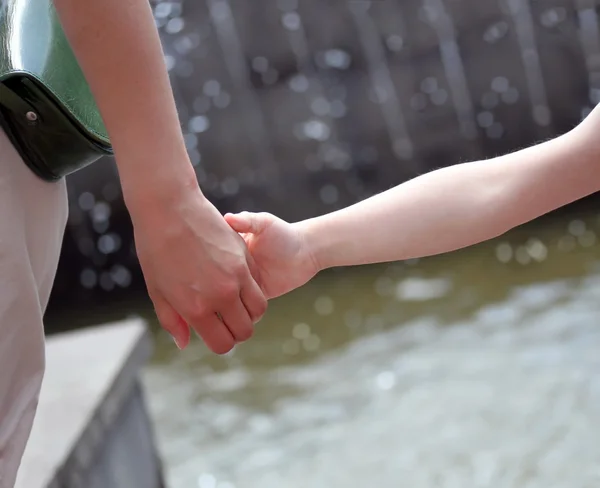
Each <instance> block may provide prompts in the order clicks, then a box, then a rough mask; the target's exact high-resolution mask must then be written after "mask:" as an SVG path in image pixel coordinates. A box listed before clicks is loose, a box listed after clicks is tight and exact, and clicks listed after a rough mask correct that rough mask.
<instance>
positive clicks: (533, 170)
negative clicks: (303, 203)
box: [298, 130, 600, 268]
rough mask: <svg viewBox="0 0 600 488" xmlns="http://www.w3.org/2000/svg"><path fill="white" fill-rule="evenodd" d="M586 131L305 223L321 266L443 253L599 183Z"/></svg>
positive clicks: (437, 175) (445, 172)
mask: <svg viewBox="0 0 600 488" xmlns="http://www.w3.org/2000/svg"><path fill="white" fill-rule="evenodd" d="M586 141H587V139H586V138H585V137H584V134H583V133H580V132H578V131H576V130H575V131H572V132H570V133H568V134H565V135H564V136H562V137H559V138H557V139H553V140H551V141H548V142H545V143H543V144H539V145H537V146H532V147H529V148H527V149H523V150H521V151H517V152H514V153H512V154H508V155H505V156H501V157H497V158H494V159H491V160H487V161H477V162H472V163H465V164H459V165H456V166H451V167H448V168H444V169H440V170H437V171H433V172H431V173H428V174H425V175H423V176H420V177H418V178H415V179H413V180H411V181H408V182H407V183H404V184H402V185H400V186H397V187H395V188H393V189H391V190H388V191H386V192H384V193H381V194H379V195H376V196H374V197H372V198H369V199H368V200H365V201H363V202H360V203H358V204H356V205H353V206H351V207H348V208H345V209H343V210H340V211H337V212H333V213H331V214H328V215H324V216H322V217H318V218H315V219H310V220H307V221H305V222H302V223H300V224H298V225H299V227H300V229H301V230H302V232H303V234H305V236H306V240H307V242H308V245H309V247H310V249H311V252H312V253H313V255H314V256H315V259H316V261H317V262H318V263H319V266H320V267H321V268H328V267H332V266H344V265H353V264H365V263H374V262H382V261H392V260H400V259H408V258H414V257H420V256H428V255H433V254H439V253H444V252H448V251H452V250H455V249H459V248H462V247H466V246H469V245H472V244H475V243H478V242H481V241H484V240H487V239H491V238H493V237H496V236H498V235H500V234H503V233H504V232H506V231H508V230H509V229H511V228H513V227H516V226H518V225H520V224H523V223H525V222H527V221H530V220H532V219H534V218H536V217H538V216H540V215H543V214H545V213H547V212H550V211H551V210H554V209H556V208H558V207H561V206H563V205H566V204H568V203H571V202H573V201H575V200H577V199H579V198H582V197H584V196H587V195H589V194H591V193H593V192H595V191H597V190H598V189H600V152H599V151H598V148H597V147H596V145H595V144H594V145H591V144H587V143H586Z"/></svg>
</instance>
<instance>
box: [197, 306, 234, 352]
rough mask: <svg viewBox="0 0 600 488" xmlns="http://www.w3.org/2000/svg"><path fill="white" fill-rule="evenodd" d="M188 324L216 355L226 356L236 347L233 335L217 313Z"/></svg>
mask: <svg viewBox="0 0 600 488" xmlns="http://www.w3.org/2000/svg"><path fill="white" fill-rule="evenodd" d="M188 323H189V324H190V326H191V327H192V328H193V329H194V331H196V333H197V334H198V335H199V336H200V337H201V338H202V340H203V341H204V343H205V344H206V346H207V347H208V348H209V349H210V350H211V351H212V352H214V353H215V354H226V353H228V352H229V351H231V350H232V349H233V346H235V339H234V337H233V335H232V334H231V332H230V331H229V329H228V328H227V327H226V326H225V324H224V323H223V322H221V320H219V318H218V317H217V315H216V313H209V314H206V315H203V316H201V317H198V318H196V319H193V320H189V321H188Z"/></svg>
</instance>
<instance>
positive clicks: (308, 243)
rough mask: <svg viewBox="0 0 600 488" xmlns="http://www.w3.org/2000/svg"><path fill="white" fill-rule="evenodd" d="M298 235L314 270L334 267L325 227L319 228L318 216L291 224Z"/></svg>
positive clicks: (318, 270)
mask: <svg viewBox="0 0 600 488" xmlns="http://www.w3.org/2000/svg"><path fill="white" fill-rule="evenodd" d="M293 225H294V226H295V227H296V230H297V231H298V234H299V235H300V238H301V239H302V242H303V247H304V249H305V250H306V254H307V257H308V259H309V260H310V261H311V262H312V263H313V265H314V267H315V269H316V272H317V273H318V272H320V271H322V270H324V269H327V268H331V267H334V266H335V264H334V263H333V260H332V259H331V254H332V253H331V248H332V245H331V244H332V243H331V242H330V241H331V240H330V239H329V238H328V233H327V229H323V228H321V222H320V218H319V217H317V218H313V219H307V220H303V221H300V222H297V223H295V224H293Z"/></svg>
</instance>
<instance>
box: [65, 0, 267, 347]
mask: <svg viewBox="0 0 600 488" xmlns="http://www.w3.org/2000/svg"><path fill="white" fill-rule="evenodd" d="M54 5H55V7H56V10H57V12H58V15H59V17H60V20H61V23H62V26H63V28H64V30H65V33H66V35H67V38H68V39H69V41H70V43H71V45H72V47H73V51H74V53H75V55H76V57H77V59H78V61H79V64H80V65H81V67H82V70H83V72H84V74H85V76H86V78H87V81H88V82H89V84H90V87H91V89H92V92H93V94H94V96H95V98H96V101H97V103H98V106H99V108H100V112H101V114H102V118H103V120H104V122H105V125H106V127H107V129H108V132H109V135H110V139H111V142H112V144H113V146H114V150H115V157H116V163H117V167H118V170H119V177H120V180H121V184H122V187H123V196H124V199H125V203H126V204H127V208H128V209H129V212H130V214H131V217H132V220H133V224H134V230H135V240H136V247H137V254H138V258H139V260H140V264H141V266H142V270H143V272H144V278H145V280H146V284H147V287H148V291H149V293H150V297H151V298H152V301H153V302H154V305H155V308H156V313H157V315H158V318H159V320H160V322H161V324H162V325H163V327H164V328H165V329H167V330H168V331H169V332H170V333H171V334H172V335H173V336H174V338H175V340H176V342H177V343H178V345H179V346H180V347H185V346H186V345H187V343H188V342H189V340H190V332H189V328H188V325H189V326H192V327H193V328H195V329H196V331H197V332H198V334H199V335H200V336H202V338H203V339H204V340H205V342H206V343H207V345H208V346H209V347H210V348H211V349H212V350H213V351H215V352H219V353H224V352H227V351H229V350H230V349H231V348H232V347H233V346H234V344H235V343H236V342H241V341H243V340H245V339H247V338H248V337H250V335H251V334H252V330H253V321H256V320H258V318H259V317H260V316H261V315H262V314H263V313H264V311H265V308H266V300H265V298H264V296H263V294H262V293H261V291H260V288H259V287H258V285H257V284H256V282H255V281H254V279H253V278H252V276H251V273H250V270H249V263H251V258H249V256H248V253H247V250H246V247H245V246H244V243H243V242H242V240H241V239H240V238H239V236H238V235H237V234H236V233H235V232H233V231H232V230H231V228H230V227H229V226H228V225H227V224H226V223H225V222H224V221H223V218H222V216H221V215H220V214H219V212H218V211H217V210H216V209H215V207H214V206H212V205H211V204H210V202H209V201H208V200H207V199H206V198H205V197H204V195H203V194H202V192H201V191H200V188H199V187H198V182H197V180H196V175H195V173H194V170H193V168H192V165H191V163H190V161H189V159H188V155H187V151H186V148H185V144H184V141H183V135H182V132H181V128H180V125H179V120H178V115H177V111H176V107H175V102H174V99H173V94H172V91H171V86H170V83H169V78H168V74H167V70H166V66H165V63H164V59H163V52H162V48H161V44H160V39H159V36H158V31H157V29H156V26H155V24H154V19H153V17H152V11H151V9H150V6H149V4H148V0H54ZM247 259H250V261H247ZM217 314H219V315H220V317H219V316H217ZM221 319H222V320H221Z"/></svg>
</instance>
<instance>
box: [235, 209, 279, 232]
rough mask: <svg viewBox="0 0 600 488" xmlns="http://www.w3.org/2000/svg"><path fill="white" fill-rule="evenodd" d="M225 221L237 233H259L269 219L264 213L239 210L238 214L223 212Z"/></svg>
mask: <svg viewBox="0 0 600 488" xmlns="http://www.w3.org/2000/svg"><path fill="white" fill-rule="evenodd" d="M225 221H226V222H227V223H228V224H229V225H230V226H231V228H232V229H233V230H235V231H236V232H238V233H241V234H260V233H261V232H262V231H263V230H265V227H266V226H267V224H268V222H269V219H268V217H267V216H266V214H260V213H252V212H241V213H238V214H230V213H228V214H225Z"/></svg>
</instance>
